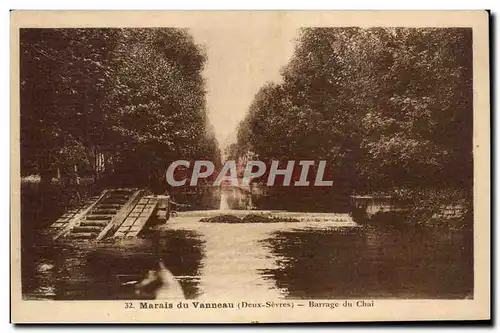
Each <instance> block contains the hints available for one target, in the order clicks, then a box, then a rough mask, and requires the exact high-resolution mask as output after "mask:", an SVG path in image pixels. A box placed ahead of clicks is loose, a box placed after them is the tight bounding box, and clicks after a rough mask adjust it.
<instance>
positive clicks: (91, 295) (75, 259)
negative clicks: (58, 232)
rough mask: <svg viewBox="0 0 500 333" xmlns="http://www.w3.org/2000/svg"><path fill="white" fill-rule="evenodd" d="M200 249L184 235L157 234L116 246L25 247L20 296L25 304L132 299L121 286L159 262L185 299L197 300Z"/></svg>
mask: <svg viewBox="0 0 500 333" xmlns="http://www.w3.org/2000/svg"><path fill="white" fill-rule="evenodd" d="M201 248H202V244H201V241H200V240H199V239H198V237H197V236H196V235H195V234H193V232H190V231H185V230H176V231H170V232H163V231H158V232H155V233H151V234H149V235H145V236H144V237H143V238H137V239H132V240H123V241H119V243H98V244H94V245H89V244H86V243H81V244H73V245H67V244H65V245H62V244H60V245H56V246H54V245H53V244H50V245H48V244H37V245H35V246H33V247H28V246H26V247H25V248H24V250H23V253H22V261H23V280H22V282H23V295H24V296H25V298H29V299H32V298H35V299H38V298H48V299H66V300H68V299H72V300H73V299H75V300H83V299H92V300H106V299H134V298H136V296H135V293H134V290H133V286H132V285H128V286H124V285H123V283H124V282H127V281H132V280H138V279H140V278H141V277H142V276H143V275H144V274H145V273H146V272H147V271H148V270H150V269H153V268H155V267H157V265H158V261H159V260H160V259H162V260H163V262H164V263H165V265H166V266H167V267H168V268H169V269H170V270H171V271H172V273H173V274H174V275H176V276H179V278H178V279H179V281H180V283H181V285H182V287H183V289H184V292H185V294H186V297H187V298H196V297H197V296H198V295H199V293H200V290H199V289H198V287H197V285H198V284H197V281H196V277H197V276H198V275H199V273H198V271H199V268H200V264H201V259H202V253H201V252H200V249H201ZM41 268H44V269H41Z"/></svg>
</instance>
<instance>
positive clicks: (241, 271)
mask: <svg viewBox="0 0 500 333" xmlns="http://www.w3.org/2000/svg"><path fill="white" fill-rule="evenodd" d="M488 20H489V14H488V12H486V11H136V12H134V11H12V12H11V40H12V44H11V87H12V90H11V94H12V95H11V96H12V104H11V105H12V108H11V114H12V117H11V119H12V123H11V130H12V140H11V170H12V174H11V184H12V188H11V198H12V200H11V204H12V209H11V230H12V234H11V240H12V242H11V243H12V246H11V268H12V269H11V304H12V313H11V320H12V322H14V323H73V322H79V323H81V322H84V323H105V322H106V323H107V322H114V323H277V322H353V321H425V320H488V319H490V201H489V194H490V169H489V168H490V105H489V98H490V96H489V95H490V92H489V70H490V68H489V36H488V29H489V21H488Z"/></svg>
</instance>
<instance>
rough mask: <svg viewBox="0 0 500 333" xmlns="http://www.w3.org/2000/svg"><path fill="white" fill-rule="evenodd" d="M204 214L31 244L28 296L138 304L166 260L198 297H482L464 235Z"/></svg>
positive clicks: (26, 261) (25, 261) (26, 256)
mask: <svg viewBox="0 0 500 333" xmlns="http://www.w3.org/2000/svg"><path fill="white" fill-rule="evenodd" d="M200 217H201V216H192V214H191V215H189V214H188V215H186V216H180V217H177V218H176V219H175V220H173V221H169V223H167V224H166V225H165V226H162V227H159V228H157V229H156V230H154V231H151V232H148V233H147V234H146V235H144V236H143V237H141V238H139V239H132V240H126V241H119V242H116V243H100V244H96V245H88V244H84V243H82V244H74V245H72V246H69V245H57V246H54V245H53V244H51V243H50V242H44V241H42V240H39V241H38V242H39V243H35V244H34V246H32V245H27V244H24V246H23V252H22V266H23V281H22V282H23V294H24V297H25V298H29V299H33V298H36V299H65V300H67V299H103V300H104V299H134V298H135V295H134V292H133V288H132V287H131V286H124V285H122V284H123V283H124V282H127V281H131V280H137V279H139V278H140V277H141V275H143V274H145V273H146V272H147V270H149V269H151V268H152V267H154V266H155V264H156V263H157V261H158V259H159V258H161V259H163V260H164V262H165V264H166V266H167V267H168V268H169V269H170V270H171V271H172V273H173V274H174V275H175V276H177V278H178V279H179V281H180V282H181V285H182V286H183V288H184V290H185V293H186V295H187V297H188V298H199V299H203V298H206V299H210V300H213V299H224V298H226V299H227V298H232V299H234V298H241V297H245V298H251V299H276V298H297V299H299V298H316V299H321V298H361V297H363V298H464V297H470V296H471V295H472V292H473V263H472V240H471V237H470V235H467V234H465V233H463V232H456V231H455V232H451V231H443V230H440V231H436V230H428V229H417V230H416V229H411V230H396V229H374V228H367V227H352V226H349V225H350V224H345V223H338V222H295V223H268V224H211V223H201V222H198V220H199V218H200ZM36 239H39V238H36ZM26 243H31V241H30V242H26ZM48 244H50V245H48Z"/></svg>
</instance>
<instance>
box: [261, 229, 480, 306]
mask: <svg viewBox="0 0 500 333" xmlns="http://www.w3.org/2000/svg"><path fill="white" fill-rule="evenodd" d="M267 243H268V246H270V247H271V248H272V251H273V253H274V254H275V255H276V256H277V257H282V258H283V260H281V261H279V262H278V265H277V267H275V268H273V269H271V270H267V271H266V273H268V274H270V275H271V276H272V278H273V279H274V280H275V281H276V284H277V285H278V286H279V287H280V288H281V289H282V290H286V295H285V296H286V297H288V298H293V299H301V298H302V299H310V298H317V299H321V298H450V299H454V298H464V297H468V296H472V293H473V260H472V259H473V253H472V242H471V237H469V236H468V235H464V234H463V233H459V232H449V231H444V232H443V231H439V232H437V231H434V230H428V229H417V230H415V229H412V230H404V231H403V230H396V229H391V230H387V229H370V228H358V229H354V228H350V229H346V228H344V229H341V230H337V231H335V232H331V231H327V232H325V231H323V232H322V231H319V230H317V231H316V232H314V233H311V232H310V231H293V232H290V231H284V232H282V231H279V232H276V233H275V236H274V237H273V238H271V239H269V240H268V242H267Z"/></svg>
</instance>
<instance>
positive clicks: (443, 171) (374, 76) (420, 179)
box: [231, 28, 473, 192]
mask: <svg viewBox="0 0 500 333" xmlns="http://www.w3.org/2000/svg"><path fill="white" fill-rule="evenodd" d="M282 78H283V82H282V83H279V84H271V83H269V84H267V85H265V86H264V87H262V89H261V90H260V91H259V92H258V93H257V95H256V96H255V99H254V101H253V104H252V105H251V107H250V110H249V113H248V114H247V116H246V118H245V119H244V121H243V122H242V123H241V124H240V126H239V130H238V140H237V143H236V144H234V145H233V146H232V147H231V154H232V155H233V156H243V155H245V154H247V153H248V152H252V153H254V154H256V155H257V156H258V157H259V158H261V159H263V160H273V159H275V160H291V159H295V160H297V159H311V160H320V159H325V160H328V164H329V166H330V168H329V172H330V177H331V179H334V180H335V181H336V184H335V186H336V189H337V190H339V191H341V190H342V188H344V189H350V190H351V191H358V192H373V191H382V190H389V189H394V188H422V187H423V188H426V187H427V188H431V187H435V188H440V187H450V188H460V189H472V128H473V127H472V121H473V119H472V117H473V112H472V33H471V31H470V30H469V29H427V28H426V29H409V28H369V29H361V28H306V29H302V31H301V35H300V37H299V40H298V44H297V46H296V49H295V53H294V55H293V57H292V59H291V60H290V62H289V63H288V64H287V65H286V67H285V68H284V69H283V71H282ZM290 191H293V189H290Z"/></svg>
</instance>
